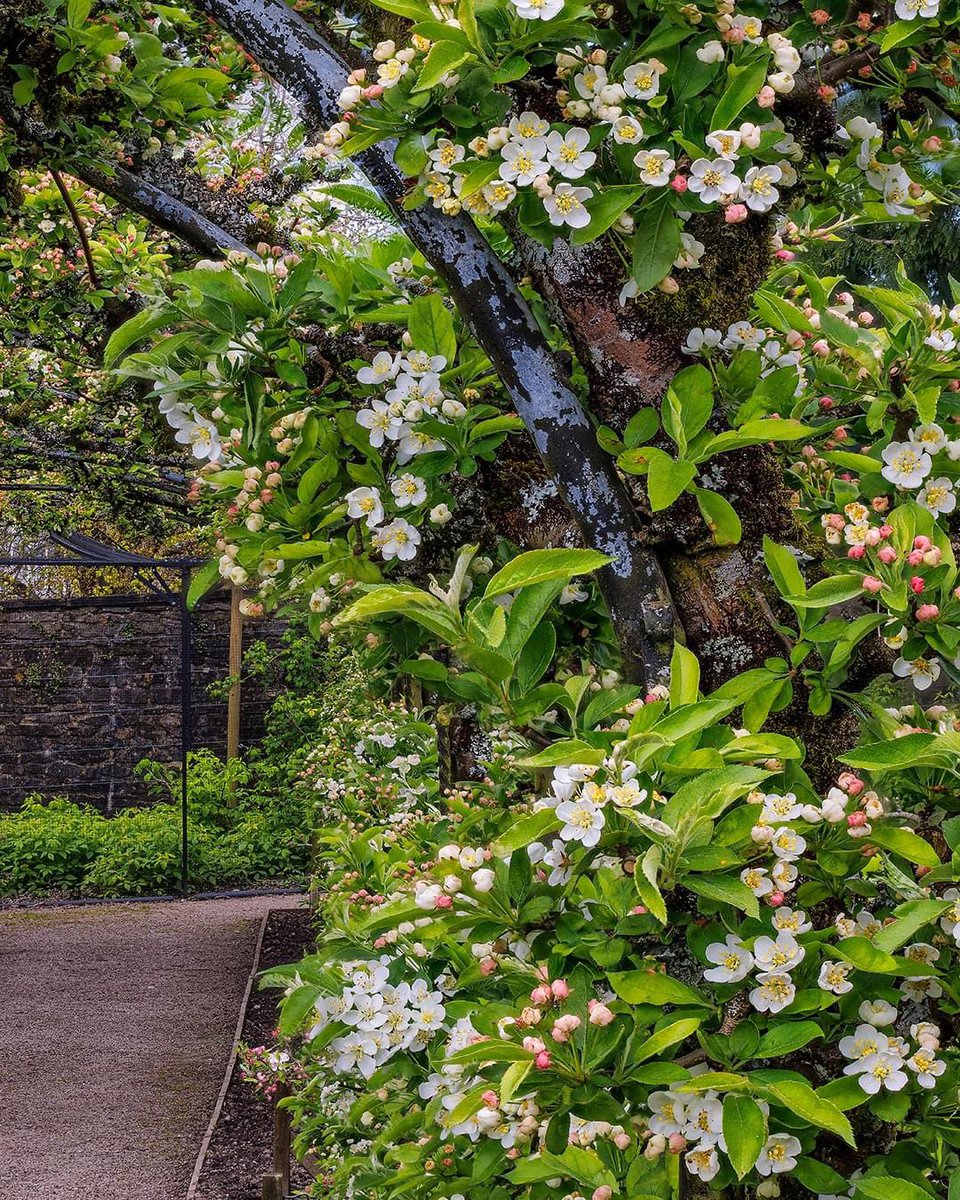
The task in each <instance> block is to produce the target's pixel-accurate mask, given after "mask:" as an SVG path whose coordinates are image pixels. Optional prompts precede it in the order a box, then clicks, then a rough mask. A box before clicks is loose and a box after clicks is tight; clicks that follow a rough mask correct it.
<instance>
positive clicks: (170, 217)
mask: <svg viewBox="0 0 960 1200" xmlns="http://www.w3.org/2000/svg"><path fill="white" fill-rule="evenodd" d="M0 117H2V118H3V121H4V124H6V125H7V126H8V127H9V128H10V129H11V130H12V131H13V132H14V133H15V134H16V135H17V137H18V138H19V139H20V140H21V141H27V142H32V143H34V145H35V147H36V153H37V155H38V157H39V158H40V160H41V161H46V160H48V159H50V158H57V159H58V160H60V161H59V162H58V165H59V166H61V167H62V168H63V169H64V170H65V171H66V172H67V173H68V174H69V175H72V176H73V177H74V179H79V180H81V181H82V182H83V183H86V184H89V185H90V187H93V188H96V189H97V191H98V192H103V193H104V194H105V195H107V196H112V197H113V198H114V200H118V201H119V202H120V203H121V204H122V205H124V207H126V208H129V209H130V210H131V211H132V212H137V213H139V214H140V215H141V216H143V217H146V218H147V220H148V221H150V222H152V223H153V224H154V225H157V226H159V227H160V228H161V229H166V230H167V231H168V232H169V233H172V234H174V235H175V236H176V237H178V238H180V239H181V240H182V241H184V242H186V243H187V245H188V246H192V247H193V249H194V250H198V251H200V253H202V254H217V255H219V254H224V253H225V252H227V251H229V250H242V251H243V252H244V253H245V254H252V251H251V249H250V248H249V247H248V246H246V245H245V244H244V243H243V242H241V241H240V240H239V239H238V238H236V237H234V236H233V234H231V233H228V232H227V231H226V230H225V229H222V228H221V227H220V226H219V225H217V224H216V223H215V222H214V221H211V220H210V219H209V218H208V217H205V216H203V214H202V213H199V212H197V211H196V210H195V209H193V208H191V207H190V206H189V205H187V204H184V203H183V201H181V200H178V199H177V198H176V197H175V196H171V195H170V194H169V193H167V192H165V191H163V190H162V189H161V188H158V187H155V186H154V185H153V184H152V183H147V182H146V180H144V179H140V178H139V177H138V176H137V175H134V174H133V173H132V172H131V171H127V170H125V169H124V168H123V167H119V166H110V167H107V166H95V165H94V164H92V163H88V162H85V161H79V162H72V161H70V160H69V156H68V155H67V154H66V152H65V150H64V148H63V146H62V145H61V140H62V139H61V138H60V136H59V135H58V133H57V131H56V130H54V129H51V128H49V127H48V126H47V125H46V124H45V123H44V122H43V121H42V120H41V119H39V118H38V117H37V116H35V115H34V114H32V113H30V112H29V111H28V110H26V109H24V108H22V107H20V106H18V105H16V104H14V102H13V98H12V97H11V96H10V95H9V94H8V93H7V92H4V91H3V90H2V89H0ZM54 175H55V172H54ZM55 181H56V180H55ZM58 186H59V185H58ZM61 195H63V192H62V191H61Z"/></svg>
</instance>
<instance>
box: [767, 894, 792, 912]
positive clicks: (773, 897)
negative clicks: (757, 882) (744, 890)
mask: <svg viewBox="0 0 960 1200" xmlns="http://www.w3.org/2000/svg"><path fill="white" fill-rule="evenodd" d="M786 898H787V897H786V895H785V894H784V893H783V892H771V893H770V895H769V896H768V897H767V903H768V904H769V905H770V907H771V908H779V907H780V905H781V904H782V903H783V902H784V900H786Z"/></svg>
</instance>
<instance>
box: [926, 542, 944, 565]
mask: <svg viewBox="0 0 960 1200" xmlns="http://www.w3.org/2000/svg"><path fill="white" fill-rule="evenodd" d="M942 557H943V555H942V554H941V552H940V547H939V546H931V547H930V549H929V550H928V551H927V552H926V553H925V554H924V556H923V565H924V566H925V567H935V566H937V565H938V563H939V562H940V559H941V558H942Z"/></svg>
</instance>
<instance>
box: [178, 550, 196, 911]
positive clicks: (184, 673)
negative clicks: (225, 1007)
mask: <svg viewBox="0 0 960 1200" xmlns="http://www.w3.org/2000/svg"><path fill="white" fill-rule="evenodd" d="M189 587H190V572H189V570H188V569H186V568H185V569H184V570H183V571H181V572H180V600H179V608H180V837H181V845H180V892H181V894H182V895H183V896H186V895H187V893H188V891H189V889H190V839H189V833H188V827H187V795H188V783H189V780H188V757H189V754H190V746H191V743H192V741H193V728H192V719H193V714H192V706H191V696H190V682H191V674H192V671H191V666H192V658H191V647H190V609H189V607H188V606H187V591H188V589H189Z"/></svg>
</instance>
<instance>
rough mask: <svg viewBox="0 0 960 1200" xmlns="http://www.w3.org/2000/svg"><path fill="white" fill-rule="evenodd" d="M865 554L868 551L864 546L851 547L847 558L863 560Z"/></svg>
mask: <svg viewBox="0 0 960 1200" xmlns="http://www.w3.org/2000/svg"><path fill="white" fill-rule="evenodd" d="M865 554H866V550H865V549H864V548H863V546H851V547H850V549H849V550H848V551H847V558H863V556H864V555H865Z"/></svg>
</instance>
